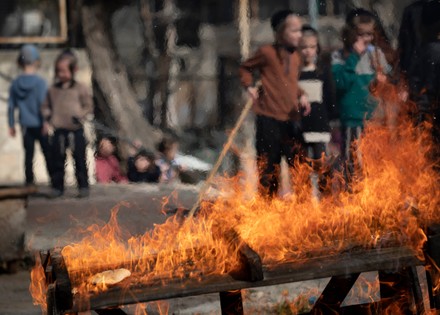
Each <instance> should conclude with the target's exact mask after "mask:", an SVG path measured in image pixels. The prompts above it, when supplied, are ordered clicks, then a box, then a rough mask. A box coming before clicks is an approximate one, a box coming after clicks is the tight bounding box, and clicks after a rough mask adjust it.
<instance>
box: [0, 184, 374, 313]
mask: <svg viewBox="0 0 440 315" xmlns="http://www.w3.org/2000/svg"><path fill="white" fill-rule="evenodd" d="M41 191H42V192H43V193H44V192H45V191H46V192H47V189H45V188H42V189H41ZM197 192H198V189H197V187H195V186H189V185H188V186H185V185H179V186H174V187H169V186H157V185H108V186H93V187H92V189H91V196H90V197H89V198H86V199H75V198H74V196H75V194H76V191H75V190H74V189H70V190H68V191H67V192H66V196H65V197H62V198H59V199H56V200H48V199H46V198H44V197H43V196H33V197H31V198H29V202H28V205H27V222H26V238H25V243H26V246H27V249H28V252H34V251H39V250H42V249H49V248H53V247H55V246H62V245H65V244H69V243H71V242H73V241H76V240H78V236H77V234H75V233H74V232H71V231H75V229H77V228H84V227H87V226H89V225H91V224H93V223H102V222H106V221H107V220H108V219H109V217H110V210H111V209H112V208H113V207H114V206H115V205H118V204H120V202H121V201H123V202H124V203H123V204H122V205H121V206H120V210H119V215H118V221H119V224H120V225H121V227H123V228H127V229H128V230H129V231H130V232H131V234H141V233H143V232H144V231H145V230H146V229H151V228H152V227H153V225H154V224H157V223H162V222H164V220H165V219H166V216H165V215H164V214H163V212H162V211H161V209H162V205H163V200H164V198H168V200H169V204H170V207H173V205H174V206H183V207H186V208H190V207H191V206H192V204H193V203H194V202H195V200H196V197H197ZM364 276H365V277H366V278H367V279H368V280H369V281H370V282H374V279H375V277H376V273H374V272H373V273H368V274H364ZM29 281H30V280H29V271H28V270H27V269H26V268H22V270H21V271H19V272H18V273H16V274H0V314H1V315H13V314H14V315H16V314H18V315H21V314H23V315H25V314H26V315H34V314H35V315H37V314H41V311H40V310H39V308H38V307H37V306H33V305H32V299H31V296H30V294H29V292H28V286H29ZM327 282H328V279H320V280H315V281H307V282H301V283H295V284H290V285H285V286H276V287H267V288H263V289H258V290H256V289H255V290H254V289H253V290H248V291H246V292H244V294H243V295H244V296H245V302H244V307H245V312H247V314H255V313H259V314H274V313H275V314H276V312H274V311H273V306H274V304H276V303H277V302H279V301H281V299H282V292H283V291H284V292H287V293H288V296H289V298H290V299H291V298H293V297H295V296H297V295H300V294H304V295H306V294H307V292H310V291H311V290H312V289H313V290H315V291H318V292H319V291H321V290H322V289H323V288H324V287H325V285H326V283H327ZM354 300H356V301H357V302H362V300H359V298H358V297H356V296H355V297H354ZM162 307H165V308H168V312H169V314H220V303H219V299H218V295H217V294H210V295H204V296H199V297H190V298H181V299H173V300H168V301H167V302H166V303H165V304H163V305H162ZM144 309H145V308H144ZM146 309H147V311H148V314H159V313H160V312H159V310H158V304H157V303H152V304H149V305H148V306H146ZM162 310H163V308H162ZM126 311H127V313H129V314H135V313H136V309H135V307H130V308H127V309H126ZM93 314H94V313H93ZM141 314H142V313H141ZM162 314H163V313H162ZM165 314H166V313H165Z"/></svg>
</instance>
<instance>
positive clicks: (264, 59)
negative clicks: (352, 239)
mask: <svg viewBox="0 0 440 315" xmlns="http://www.w3.org/2000/svg"><path fill="white" fill-rule="evenodd" d="M271 26H272V30H273V31H274V36H275V41H274V43H273V44H271V45H264V46H262V47H260V48H259V49H258V50H257V52H256V53H255V55H253V56H252V57H251V58H249V59H248V60H246V61H245V62H243V63H242V64H241V66H240V78H241V83H242V85H243V86H244V87H245V88H246V90H247V92H248V94H249V96H250V97H251V98H252V99H253V100H254V107H253V109H254V112H255V113H256V115H257V116H256V149H257V159H258V165H259V167H260V170H259V176H260V192H261V193H262V194H264V195H269V196H273V195H275V194H276V193H277V191H278V183H279V173H280V167H279V166H280V162H281V157H282V156H285V157H286V160H287V163H288V165H289V166H290V167H293V165H294V160H295V157H296V156H297V155H298V154H299V155H301V148H302V144H303V140H302V133H301V128H300V120H301V111H302V110H304V113H303V114H305V115H307V114H308V113H309V112H310V104H309V102H308V100H307V97H306V96H305V95H304V94H302V93H301V90H300V89H299V87H298V77H299V67H300V63H301V61H300V59H301V57H300V54H299V52H298V51H297V47H298V45H299V41H300V39H301V28H302V21H301V18H300V17H299V16H298V15H297V14H295V13H294V12H292V11H290V10H282V11H279V12H277V13H275V14H274V15H273V16H272V18H271ZM255 71H258V72H259V75H260V77H261V83H262V90H260V91H259V90H258V89H257V88H256V87H254V76H253V75H254V72H255Z"/></svg>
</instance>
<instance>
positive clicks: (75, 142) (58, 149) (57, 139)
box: [52, 128, 89, 192]
mask: <svg viewBox="0 0 440 315" xmlns="http://www.w3.org/2000/svg"><path fill="white" fill-rule="evenodd" d="M69 146H70V148H71V150H72V154H73V160H74V162H75V176H76V181H77V183H78V188H79V189H87V188H88V187H89V182H88V177H87V163H86V139H85V137H84V130H83V129H82V128H81V129H78V130H74V131H72V130H66V129H56V130H55V133H54V135H53V139H52V148H53V151H52V155H53V162H54V163H53V164H54V165H53V167H54V171H53V176H52V187H53V188H54V189H56V190H58V191H60V192H63V191H64V172H65V163H66V150H67V148H68V147H69Z"/></svg>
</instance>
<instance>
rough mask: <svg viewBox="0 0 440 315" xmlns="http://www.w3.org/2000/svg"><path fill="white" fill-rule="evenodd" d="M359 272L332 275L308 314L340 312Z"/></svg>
mask: <svg viewBox="0 0 440 315" xmlns="http://www.w3.org/2000/svg"><path fill="white" fill-rule="evenodd" d="M359 275H360V273H355V274H351V275H345V276H337V277H332V278H331V279H330V282H329V283H328V284H327V286H326V287H325V289H324V291H322V293H321V296H320V297H319V298H318V300H317V301H316V303H315V305H313V308H312V310H311V311H310V314H329V313H332V314H340V313H341V304H342V302H343V301H344V299H345V297H346V296H347V294H348V292H350V290H351V288H352V287H353V285H354V283H355V282H356V280H357V279H358V278H359Z"/></svg>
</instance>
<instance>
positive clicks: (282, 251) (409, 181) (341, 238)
mask: <svg viewBox="0 0 440 315" xmlns="http://www.w3.org/2000/svg"><path fill="white" fill-rule="evenodd" d="M377 91H379V92H380V93H385V92H384V91H386V93H385V94H380V95H386V97H385V98H382V99H381V102H380V104H379V108H378V110H377V112H376V114H375V117H374V119H373V120H371V121H370V122H368V123H367V124H366V127H365V132H364V134H363V136H362V138H361V139H360V140H359V141H358V143H357V149H358V150H359V151H360V152H361V154H362V155H361V156H362V168H361V170H360V173H359V174H358V178H357V179H356V180H354V181H353V182H352V183H350V189H349V190H347V191H341V192H339V193H337V194H332V195H324V196H323V197H322V198H321V200H319V202H318V201H317V200H316V199H315V198H312V197H311V195H312V194H311V189H312V187H311V185H310V175H311V174H312V172H313V169H312V167H311V166H310V165H309V164H307V163H300V162H299V161H297V162H296V168H295V169H294V170H293V171H292V172H293V173H292V177H293V179H294V180H293V182H294V185H293V187H294V194H290V195H287V196H285V197H284V198H275V199H272V200H268V199H266V198H263V197H261V196H259V195H252V196H249V194H248V189H242V187H243V186H242V183H240V182H239V181H238V180H237V178H236V179H232V180H231V181H228V180H226V179H225V180H224V182H225V183H226V184H225V185H223V186H224V187H223V190H222V193H221V197H219V198H217V199H216V200H215V201H211V202H203V203H202V204H201V210H200V212H199V215H198V216H197V217H196V218H194V219H191V220H187V221H185V223H184V224H182V222H180V221H179V220H177V219H176V218H170V219H168V220H167V221H166V222H165V223H164V224H161V225H156V226H155V228H154V229H153V230H152V231H147V232H146V233H145V234H144V235H141V236H131V237H127V236H126V235H125V234H124V232H123V231H121V229H120V227H119V226H118V223H117V219H116V216H117V212H118V207H116V208H115V209H114V210H113V211H112V215H111V219H110V221H109V222H108V224H106V225H104V226H98V225H92V226H90V227H89V228H88V229H87V231H85V235H84V238H83V240H82V241H81V242H79V243H77V244H71V245H69V246H66V247H64V248H63V250H62V255H63V257H64V260H65V262H66V266H67V268H68V271H69V275H70V278H71V279H70V280H71V283H72V286H73V287H74V288H75V291H76V292H79V293H81V294H83V295H84V296H86V294H87V292H90V291H94V290H99V289H98V288H96V287H94V286H93V285H91V284H89V283H88V282H87V279H88V278H89V277H90V276H92V275H94V274H95V273H97V272H99V271H102V270H108V269H115V268H119V267H124V268H127V269H129V270H130V271H131V273H132V276H131V277H130V280H129V281H131V282H135V283H136V282H142V283H162V282H164V281H169V280H170V279H173V278H178V279H185V278H196V279H199V278H201V277H203V276H205V275H208V274H224V273H226V272H227V271H228V270H230V269H231V267H234V266H236V264H237V263H238V260H237V255H236V253H231V252H230V248H228V244H227V243H226V242H225V241H224V240H223V239H221V238H218V237H216V236H215V235H214V233H212V231H213V230H214V229H215V228H216V227H218V226H220V227H221V228H225V227H230V228H234V229H235V230H236V231H237V232H238V234H239V235H240V237H241V238H242V239H243V240H244V241H245V242H246V243H247V244H249V245H250V246H251V247H252V248H253V249H254V250H255V251H256V252H257V253H258V254H259V255H260V256H261V257H262V259H263V263H264V264H265V265H266V266H270V265H275V264H277V263H279V262H285V261H292V262H294V261H298V260H299V259H306V258H308V257H311V256H320V255H323V254H325V255H332V254H337V253H339V252H341V251H347V250H352V249H355V248H364V249H368V248H380V247H385V246H401V245H405V246H409V247H411V248H412V249H413V250H414V253H415V254H416V255H417V256H418V257H419V258H421V259H423V252H422V247H423V244H424V243H425V242H426V239H427V238H426V235H425V233H424V228H425V227H426V226H428V225H429V224H431V223H433V222H440V212H439V211H437V209H438V206H439V201H440V189H439V183H440V181H439V174H438V173H436V172H435V171H434V169H433V166H434V162H433V161H432V160H431V157H430V152H431V149H432V148H431V142H430V137H429V128H416V127H415V126H414V125H413V124H412V122H411V121H410V119H409V117H408V115H406V113H407V111H406V110H403V108H404V106H403V105H404V104H403V103H402V102H401V101H399V99H398V92H397V91H396V90H395V89H393V88H392V87H390V86H389V85H387V84H386V83H384V85H380V84H379V85H378V86H377V87H376V92H377ZM340 178H341V174H336V175H335V176H334V177H333V178H330V180H329V181H328V182H329V183H332V182H333V181H334V179H337V180H340ZM246 187H248V186H246ZM124 283H125V284H127V283H126V282H124ZM121 285H124V284H121Z"/></svg>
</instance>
